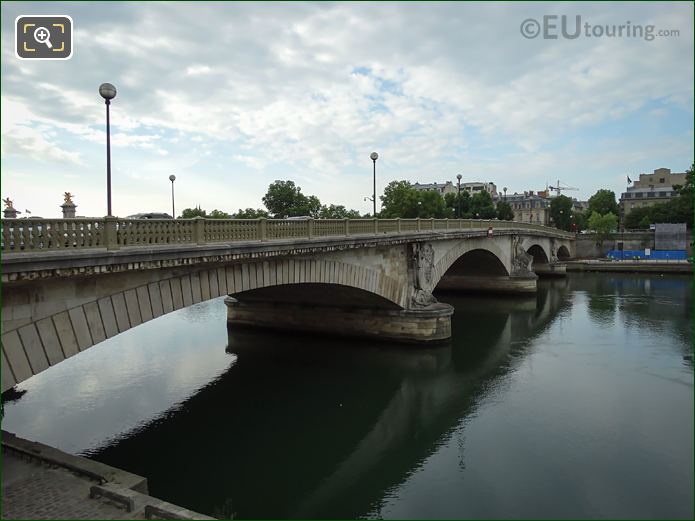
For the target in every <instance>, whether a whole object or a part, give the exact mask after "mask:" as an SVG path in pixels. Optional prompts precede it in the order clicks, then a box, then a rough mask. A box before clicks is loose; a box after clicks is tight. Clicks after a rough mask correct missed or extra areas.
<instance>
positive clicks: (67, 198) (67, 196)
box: [63, 192, 75, 204]
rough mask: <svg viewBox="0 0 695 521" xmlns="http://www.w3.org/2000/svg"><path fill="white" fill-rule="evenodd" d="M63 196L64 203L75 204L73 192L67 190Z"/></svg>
mask: <svg viewBox="0 0 695 521" xmlns="http://www.w3.org/2000/svg"><path fill="white" fill-rule="evenodd" d="M63 197H64V198H65V202H64V203H63V204H75V203H73V202H72V194H71V193H70V192H65V193H64V194H63Z"/></svg>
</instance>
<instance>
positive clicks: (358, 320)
mask: <svg viewBox="0 0 695 521" xmlns="http://www.w3.org/2000/svg"><path fill="white" fill-rule="evenodd" d="M224 302H225V304H227V322H228V325H229V327H231V328H234V327H238V326H243V327H261V328H268V329H279V330H293V331H301V332H317V333H326V334H331V335H344V336H360V337H370V338H378V339H381V340H391V341H396V342H407V343H423V344H427V343H433V342H440V341H443V340H447V339H448V338H450V337H451V315H453V313H454V308H453V307H452V306H450V305H449V304H443V303H440V302H437V303H434V304H431V305H429V306H426V307H422V308H419V309H381V308H355V307H338V306H335V307H333V306H321V305H308V304H289V303H279V302H269V301H257V300H253V301H241V300H238V299H236V298H234V297H227V298H226V299H225V301H224Z"/></svg>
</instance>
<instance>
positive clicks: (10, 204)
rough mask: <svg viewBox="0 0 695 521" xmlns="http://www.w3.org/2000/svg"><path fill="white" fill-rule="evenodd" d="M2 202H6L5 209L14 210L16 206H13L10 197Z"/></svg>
mask: <svg viewBox="0 0 695 521" xmlns="http://www.w3.org/2000/svg"><path fill="white" fill-rule="evenodd" d="M2 202H3V203H5V210H14V207H13V206H12V201H10V198H9V197H8V198H7V199H3V200H2Z"/></svg>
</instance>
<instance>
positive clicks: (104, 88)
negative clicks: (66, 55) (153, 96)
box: [99, 83, 116, 216]
mask: <svg viewBox="0 0 695 521" xmlns="http://www.w3.org/2000/svg"><path fill="white" fill-rule="evenodd" d="M99 94H101V97H102V98H104V101H105V102H106V210H107V215H108V216H111V121H110V120H109V105H111V100H112V99H113V98H115V97H116V87H114V86H113V85H111V84H110V83H102V84H101V85H100V86H99Z"/></svg>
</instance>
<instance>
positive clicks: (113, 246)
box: [0, 217, 574, 253]
mask: <svg viewBox="0 0 695 521" xmlns="http://www.w3.org/2000/svg"><path fill="white" fill-rule="evenodd" d="M490 227H492V229H493V230H495V229H517V230H535V231H539V232H543V233H547V234H549V235H554V236H556V237H557V236H559V237H563V238H573V237H574V234H573V233H569V232H564V231H561V230H558V229H556V228H550V227H548V226H543V225H539V224H531V223H521V222H515V221H498V220H476V219H204V218H200V217H198V218H194V219H121V218H118V217H104V218H99V219H92V218H90V219H81V218H77V219H3V220H2V238H1V242H2V243H1V244H0V251H3V252H8V253H20V252H32V251H45V250H86V249H90V248H106V249H108V250H117V249H119V248H123V247H130V246H159V245H167V244H196V245H197V244H210V243H220V242H227V243H228V242H243V241H272V240H280V239H314V238H323V237H350V236H365V235H372V236H375V235H386V234H412V233H417V232H431V231H447V230H449V231H453V230H487V229H488V228H490Z"/></svg>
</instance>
